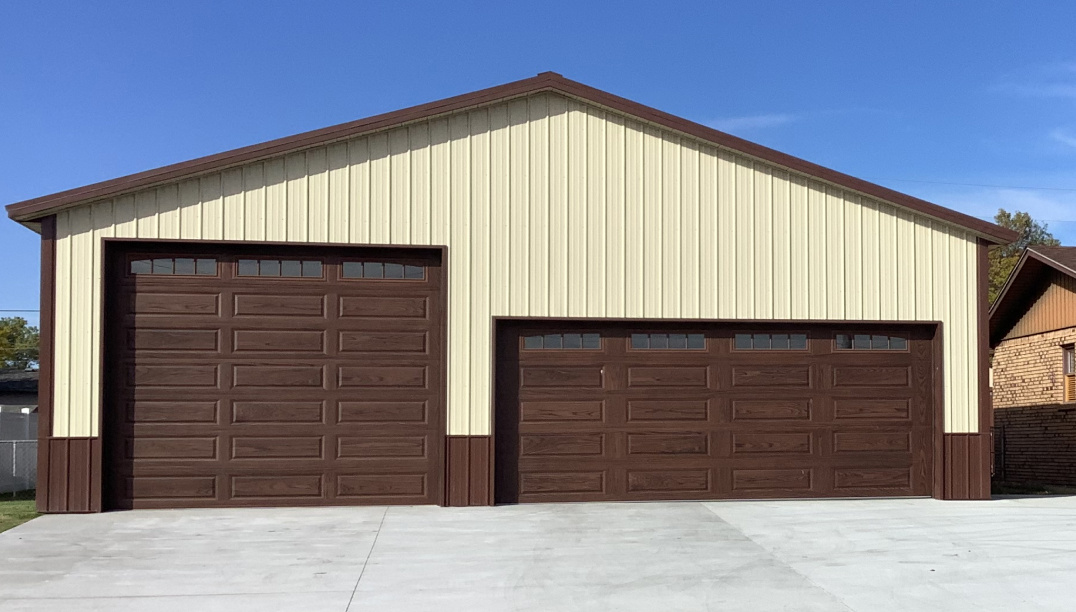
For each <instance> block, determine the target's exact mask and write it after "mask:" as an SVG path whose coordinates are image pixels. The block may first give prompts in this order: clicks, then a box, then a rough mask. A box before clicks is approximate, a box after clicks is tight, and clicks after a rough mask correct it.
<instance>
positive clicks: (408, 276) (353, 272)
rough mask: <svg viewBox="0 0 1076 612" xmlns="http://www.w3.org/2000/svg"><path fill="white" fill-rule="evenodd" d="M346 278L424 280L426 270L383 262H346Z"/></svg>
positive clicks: (344, 274) (344, 271) (344, 268)
mask: <svg viewBox="0 0 1076 612" xmlns="http://www.w3.org/2000/svg"><path fill="white" fill-rule="evenodd" d="M343 277H344V278H384V279H389V280H422V279H424V278H426V268H424V267H422V266H413V265H410V264H402V263H392V262H381V261H345V262H344V266H343Z"/></svg>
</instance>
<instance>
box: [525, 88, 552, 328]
mask: <svg viewBox="0 0 1076 612" xmlns="http://www.w3.org/2000/svg"><path fill="white" fill-rule="evenodd" d="M528 110H529V112H530V179H531V182H530V238H529V243H530V249H531V250H530V255H529V262H528V263H529V267H530V269H529V271H528V274H527V277H528V278H529V279H530V283H529V286H530V309H529V310H530V315H531V316H539V317H541V316H548V315H549V312H550V309H549V249H550V236H549V112H550V111H549V96H546V95H543V96H537V97H535V98H532V99H531V100H530V105H529V107H528Z"/></svg>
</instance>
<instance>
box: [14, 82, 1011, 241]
mask: <svg viewBox="0 0 1076 612" xmlns="http://www.w3.org/2000/svg"><path fill="white" fill-rule="evenodd" d="M541 91H556V92H559V93H561V94H564V95H567V96H571V97H575V98H578V99H580V100H584V101H588V102H591V103H593V104H597V105H599V106H604V107H606V108H609V109H611V110H614V111H618V112H620V113H623V114H626V115H630V116H634V117H637V118H639V119H640V120H642V121H647V122H650V123H653V124H655V125H658V126H661V127H664V128H667V129H670V130H674V131H678V132H681V133H683V134H687V135H689V136H692V137H695V138H698V139H700V140H702V141H705V142H709V143H712V144H714V145H717V146H719V147H724V148H727V149H731V150H734V151H738V152H740V153H742V154H744V155H748V156H751V157H755V158H758V159H760V160H763V161H766V162H769V163H773V164H776V165H778V166H783V167H785V168H787V169H789V170H792V171H795V172H799V173H802V174H806V175H808V176H813V177H815V178H818V179H820V180H823V181H827V182H830V183H833V184H834V185H837V186H839V187H843V188H845V189H849V190H852V191H857V192H860V193H863V194H866V195H868V196H872V197H876V198H879V199H881V200H885V201H887V202H891V203H893V204H897V205H898V206H903V207H905V208H908V209H911V210H914V211H916V212H919V213H921V214H924V215H928V216H930V217H934V218H936V219H940V220H942V221H944V222H947V223H952V224H954V225H958V226H961V227H964V228H966V229H969V230H971V231H973V232H976V233H979V234H982V235H983V236H986V237H987V238H989V239H990V240H992V241H994V242H998V243H1003V244H1007V243H1009V242H1012V241H1013V240H1016V238H1017V237H1018V235H1017V234H1016V232H1014V231H1012V230H1009V229H1006V228H1003V227H999V226H997V225H994V224H993V223H990V222H987V221H983V220H982V219H977V218H975V217H972V216H970V215H965V214H963V213H960V212H957V211H955V210H951V209H948V208H945V207H943V206H939V205H937V204H934V203H932V202H927V201H926V200H921V199H919V198H916V197H913V196H910V195H907V194H904V193H900V192H899V191H894V190H892V189H889V188H888V187H882V186H881V185H877V184H875V183H871V182H868V181H865V180H863V179H858V178H855V177H853V176H850V175H847V174H844V173H842V172H837V171H836V170H831V169H829V168H826V167H824V166H820V165H818V164H814V163H811V162H809V161H807V160H804V159H800V158H798V157H794V156H792V155H788V154H786V153H781V152H780V151H776V150H774V149H770V148H769V147H764V146H762V145H759V144H756V143H753V142H750V141H748V140H744V139H742V138H738V137H736V136H733V135H731V134H726V133H724V132H720V131H718V130H715V129H713V128H710V127H707V126H705V125H702V124H699V123H695V122H694V121H689V120H687V119H683V118H681V117H677V116H675V115H671V114H669V113H666V112H663V111H660V110H657V109H655V108H651V107H649V106H646V105H643V104H640V103H638V102H634V101H632V100H628V99H627V98H622V97H620V96H616V95H613V94H611V93H608V92H605V91H602V90H600V89H596V88H594V87H590V86H588V85H584V84H582V83H579V82H576V81H572V80H570V79H566V78H564V77H563V76H561V75H559V74H556V73H554V72H543V73H541V74H539V75H537V76H534V77H531V78H529V79H523V80H520V81H514V82H512V83H506V84H504V85H498V86H496V87H490V88H487V89H482V90H479V91H475V92H472V93H468V94H463V95H459V96H454V97H451V98H445V99H443V100H438V101H436V102H430V103H428V104H422V105H419V106H413V107H410V108H405V109H402V110H398V111H394V112H390V113H385V114H382V115H376V116H373V117H368V118H366V119H359V120H357V121H352V122H349V123H342V124H339V125H335V126H330V127H326V128H322V129H318V130H313V131H310V132H304V133H302V134H296V135H294V136H288V137H285V138H279V139H277V140H271V141H269V142H264V143H261V144H256V145H251V146H248V147H243V148H240V149H234V150H232V151H226V152H223V153H217V154H215V155H209V156H207V157H200V158H197V159H192V160H189V161H185V162H180V163H177V164H172V165H169V166H164V167H161V168H156V169H153V170H147V171H144V172H139V173H137V174H131V175H129V176H124V177H120V178H115V179H112V180H108V181H103V182H100V183H94V184H92V185H86V186H84V187H78V188H75V189H69V190H67V191H61V192H59V193H54V194H51V195H46V196H41V197H38V198H34V199H31V200H25V201H23V202H16V203H14V204H9V205H8V206H7V213H8V216H9V217H11V218H12V219H14V220H16V221H30V220H33V219H35V218H38V217H41V216H43V215H46V214H49V213H54V212H56V211H58V210H61V209H63V208H65V207H68V206H72V205H76V204H80V203H83V202H86V201H88V200H94V199H99V198H106V197H109V196H112V195H116V194H119V193H123V192H127V191H132V190H134V189H138V188H142V187H149V186H152V185H156V184H160V183H163V182H166V181H170V180H175V179H178V178H181V177H186V176H191V175H195V174H201V173H205V172H211V171H214V170H219V169H223V168H226V167H230V166H234V165H237V164H241V163H245V162H250V161H256V160H259V159H264V158H267V157H270V156H273V155H278V154H281V153H285V152H290V151H296V150H299V149H304V148H309V147H314V146H319V145H323V144H327V143H329V142H333V141H337V140H342V139H345V138H351V137H355V136H359V135H362V134H365V133H369V132H374V131H377V130H384V129H388V128H391V127H395V126H398V125H401V124H403V123H408V122H412V121H419V120H422V119H428V118H430V117H433V116H436V115H442V114H446V113H451V112H455V111H460V110H464V109H468V108H474V107H478V106H484V105H488V104H493V103H496V102H500V101H503V100H506V99H510V98H516V97H522V96H527V95H531V94H535V93H538V92H541Z"/></svg>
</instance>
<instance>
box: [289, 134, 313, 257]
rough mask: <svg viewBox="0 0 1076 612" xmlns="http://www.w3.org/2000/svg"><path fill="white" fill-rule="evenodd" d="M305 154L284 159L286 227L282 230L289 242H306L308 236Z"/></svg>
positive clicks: (296, 154) (308, 217) (297, 154)
mask: <svg viewBox="0 0 1076 612" xmlns="http://www.w3.org/2000/svg"><path fill="white" fill-rule="evenodd" d="M306 164H307V159H306V153H294V154H292V155H288V156H287V157H285V158H284V176H285V178H286V180H287V182H286V184H285V190H284V194H285V195H284V197H285V199H286V201H287V207H288V215H287V226H286V227H285V228H284V230H285V233H286V235H287V240H288V241H289V242H306V241H307V239H308V236H309V235H310V234H309V231H308V229H309V225H308V222H309V219H310V210H309V202H308V201H307V165H306Z"/></svg>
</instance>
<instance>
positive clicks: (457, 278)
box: [371, 114, 471, 435]
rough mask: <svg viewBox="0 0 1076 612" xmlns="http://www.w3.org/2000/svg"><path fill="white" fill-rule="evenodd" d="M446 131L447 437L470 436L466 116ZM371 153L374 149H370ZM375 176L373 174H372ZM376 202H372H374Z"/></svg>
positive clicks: (468, 148)
mask: <svg viewBox="0 0 1076 612" xmlns="http://www.w3.org/2000/svg"><path fill="white" fill-rule="evenodd" d="M448 122H449V123H448V129H449V146H450V149H449V155H450V158H449V193H450V196H449V197H450V200H449V228H448V232H449V240H448V245H449V248H450V249H451V252H452V256H450V257H449V261H448V265H449V271H448V274H449V275H448V278H449V283H450V285H449V291H448V299H449V307H448V316H449V325H448V337H449V345H448V346H449V361H448V377H449V379H450V380H453V381H456V384H454V385H453V386H452V387H450V389H449V401H448V422H449V433H450V434H453V435H467V434H468V433H470V427H471V424H470V416H471V411H470V407H469V405H468V401H469V398H470V388H469V387H470V385H469V382H470V379H471V362H470V355H469V353H468V350H467V348H468V347H467V345H468V342H469V340H470V322H471V307H470V306H471V304H470V296H469V295H468V293H469V288H470V287H471V249H470V244H471V234H470V220H471V191H470V180H471V168H470V161H471V142H470V125H469V122H468V118H467V115H465V114H460V115H454V116H452V117H450V118H449V120H448ZM371 149H374V147H371ZM374 174H376V173H374ZM375 199H376V198H375Z"/></svg>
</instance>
